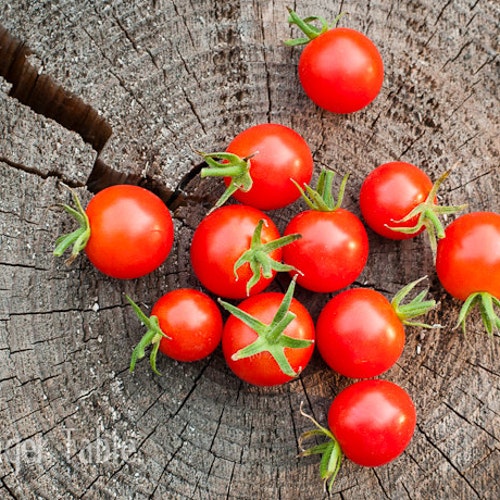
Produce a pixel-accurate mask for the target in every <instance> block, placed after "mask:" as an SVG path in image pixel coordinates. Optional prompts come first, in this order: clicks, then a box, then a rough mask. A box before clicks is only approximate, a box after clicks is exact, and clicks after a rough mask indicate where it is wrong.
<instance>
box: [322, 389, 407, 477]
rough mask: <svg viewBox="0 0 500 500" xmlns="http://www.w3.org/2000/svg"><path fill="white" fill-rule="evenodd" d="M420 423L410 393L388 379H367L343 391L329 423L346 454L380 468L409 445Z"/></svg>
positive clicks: (366, 464) (330, 414)
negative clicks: (417, 424) (417, 420)
mask: <svg viewBox="0 0 500 500" xmlns="http://www.w3.org/2000/svg"><path fill="white" fill-rule="evenodd" d="M415 425H416V411H415V406H414V404H413V401H412V400H411V398H410V396H409V395H408V393H407V392H406V391H405V390H404V389H403V388H401V387H400V386H398V385H396V384H394V383H393V382H389V381H387V380H363V381H361V382H356V383H355V384H352V385H351V386H349V387H347V388H346V389H344V390H343V391H341V392H340V393H339V394H338V395H337V397H336V398H335V399H334V400H333V403H332V405H331V406H330V409H329V411H328V426H329V428H330V430H331V432H332V434H333V435H334V436H335V439H336V440H337V441H338V443H339V445H340V448H341V450H342V452H343V453H344V455H345V456H346V457H347V458H349V459H350V460H351V461H353V462H354V463H356V464H358V465H363V466H367V467H376V466H379V465H384V464H386V463H388V462H390V461H392V460H394V459H395V458H397V457H398V456H399V455H401V453H403V451H404V450H405V449H406V448H407V446H408V444H409V443H410V441H411V438H412V437H413V433H414V431H415Z"/></svg>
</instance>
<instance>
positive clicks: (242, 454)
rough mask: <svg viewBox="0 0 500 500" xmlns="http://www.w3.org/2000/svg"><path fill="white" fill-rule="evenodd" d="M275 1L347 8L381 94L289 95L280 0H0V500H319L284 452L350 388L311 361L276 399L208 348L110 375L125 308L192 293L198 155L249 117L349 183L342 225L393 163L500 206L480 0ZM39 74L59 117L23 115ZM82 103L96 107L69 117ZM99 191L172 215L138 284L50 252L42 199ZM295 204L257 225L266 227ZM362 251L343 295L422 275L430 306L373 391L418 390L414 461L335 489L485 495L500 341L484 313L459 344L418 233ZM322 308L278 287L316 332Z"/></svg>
mask: <svg viewBox="0 0 500 500" xmlns="http://www.w3.org/2000/svg"><path fill="white" fill-rule="evenodd" d="M292 4H293V5H290V6H291V7H293V8H294V9H295V10H296V11H297V12H298V13H299V14H301V15H303V16H307V15H313V14H316V15H322V16H324V17H326V18H327V19H329V20H333V19H334V18H335V17H336V16H337V14H338V13H339V12H340V11H345V12H347V15H345V16H344V17H343V18H342V20H341V25H343V26H349V27H352V28H355V29H358V30H360V31H362V32H364V33H365V34H367V35H368V36H369V37H370V38H371V39H372V40H373V41H374V42H375V44H376V45H377V46H378V47H379V49H380V52H381V54H382V57H383V60H384V64H385V80H384V85H383V88H382V91H381V93H380V95H379V96H378V97H377V99H376V100H375V101H374V102H373V103H372V104H371V105H370V106H368V107H367V108H366V109H364V110H362V111H360V112H358V113H355V114H352V115H334V114H331V113H328V112H325V111H322V110H321V109H319V108H317V107H316V106H315V105H314V104H313V103H312V102H311V101H310V100H309V99H308V98H307V97H306V96H305V94H304V92H303V91H302V89H301V86H300V83H299V81H298V77H297V71H296V70H297V62H298V58H299V55H300V52H301V49H300V48H289V47H286V46H284V44H283V43H282V42H283V40H284V39H287V38H290V37H291V36H293V35H297V30H296V29H294V28H291V27H290V26H289V25H288V23H287V17H288V14H287V10H286V6H287V3H286V2H285V1H282V0H274V1H270V2H269V1H263V0H249V1H238V0H215V1H214V0H211V1H209V0H200V1H183V0H134V1H124V0H122V1H102V2H101V1H91V0H81V1H77V2H75V1H72V0H59V1H57V2H51V1H45V0H40V1H23V0H13V1H6V2H2V3H1V4H0V25H2V26H3V28H4V30H5V31H4V32H3V33H4V37H3V38H2V37H0V40H3V42H0V54H2V57H3V58H4V59H3V60H0V67H2V65H3V66H5V61H6V60H7V59H6V57H7V56H6V51H7V49H6V42H5V40H7V39H10V41H11V43H13V44H14V45H13V46H12V47H16V48H17V49H18V50H17V52H16V53H15V54H11V55H10V56H9V57H12V60H13V61H14V60H16V64H19V65H21V66H19V67H20V68H21V67H22V68H24V69H23V71H25V73H23V75H25V76H26V75H28V73H27V72H28V70H29V68H34V70H35V72H37V73H38V75H39V78H38V79H37V78H34V79H32V80H30V81H31V85H32V86H31V87H30V88H28V87H27V86H26V85H27V84H26V82H24V83H19V80H20V78H21V77H22V75H21V74H20V73H16V72H15V71H13V70H12V71H11V73H10V74H9V75H7V71H6V70H5V72H4V73H3V78H0V172H1V178H2V183H1V186H0V200H1V201H0V204H1V205H0V445H1V446H0V450H1V451H0V498H2V499H4V498H5V499H8V498H16V499H25V498H26V499H31V498H46V499H56V498H57V499H63V498H68V499H69V498H88V499H101V498H120V499H122V498H123V499H129V498H130V499H132V498H134V499H142V498H158V499H160V498H161V499H186V498H189V499H191V498H192V499H218V498H230V499H233V498H234V499H236V498H241V499H266V500H268V499H278V498H280V499H290V500H296V499H318V498H324V497H326V494H325V493H324V491H323V484H322V481H321V479H320V477H319V472H318V465H319V464H318V458H317V457H308V458H297V455H298V453H299V448H298V437H299V435H300V434H301V433H302V432H304V431H305V430H307V429H309V428H310V423H309V422H308V421H307V420H306V419H305V418H304V417H303V416H302V415H301V414H300V411H299V408H300V404H301V402H304V409H305V410H306V411H307V412H308V413H310V414H312V415H314V417H315V418H316V420H318V421H319V422H321V423H323V424H326V413H327V411H328V408H329V405H330V403H331V401H332V399H333V398H334V396H335V395H336V394H338V392H339V391H340V390H341V389H342V388H344V387H346V386H348V385H349V384H350V383H352V381H351V380H348V379H346V378H344V377H340V376H338V375H336V374H334V373H333V372H332V371H331V370H329V369H328V368H327V367H326V365H325V364H324V362H323V361H322V360H321V359H320V357H319V355H317V354H315V355H314V357H313V359H312V362H311V364H310V365H309V366H308V367H307V368H306V370H305V371H304V372H303V373H302V374H301V375H300V377H299V378H298V379H296V380H294V381H292V382H290V383H288V384H286V385H284V386H280V387H272V388H258V387H253V386H250V385H247V384H245V383H243V382H241V381H239V380H238V379H237V378H236V377H235V376H234V375H233V374H232V373H231V372H230V371H229V370H228V368H227V367H226V365H225V363H224V358H223V356H222V352H221V350H220V348H219V349H218V350H217V351H216V352H215V353H214V354H213V355H212V356H210V357H209V358H207V359H206V360H204V361H200V362H196V363H184V364H182V363H177V362H174V361H172V360H169V359H167V358H165V357H161V358H159V361H158V368H159V369H160V371H161V372H162V373H163V376H162V377H158V376H156V375H153V374H152V373H151V370H150V369H149V366H148V364H147V362H143V363H139V364H138V366H137V367H136V371H135V373H133V374H131V373H129V371H128V363H129V358H130V354H131V350H132V348H133V346H134V345H135V344H136V343H137V341H138V339H139V338H140V336H141V334H142V329H141V325H140V324H139V322H138V320H137V318H136V317H135V316H134V313H133V311H132V309H131V308H130V306H129V304H128V303H127V301H126V299H125V294H128V295H130V296H131V297H133V298H134V300H136V301H138V302H139V303H140V304H141V305H142V306H143V307H145V308H146V307H150V306H152V305H153V304H154V302H155V301H156V300H157V299H158V298H159V297H160V296H161V295H162V294H163V293H165V292H167V291H168V290H172V289H174V288H179V287H186V286H190V287H197V288H199V287H200V284H199V283H198V281H197V280H196V278H195V276H194V275H193V273H192V270H191V265H190V262H189V247H190V241H191V237H192V234H193V231H194V229H195V227H196V226H197V224H198V223H199V222H200V221H201V219H202V218H203V217H204V215H206V213H207V211H208V210H209V209H210V207H211V206H212V205H213V203H214V202H215V200H216V199H217V197H218V196H219V195H220V194H221V193H222V191H223V188H222V182H221V181H218V180H215V179H205V180H201V179H200V177H199V175H198V172H199V165H200V157H199V156H198V155H197V153H196V152H195V151H196V150H204V151H217V150H219V151H220V150H223V149H224V148H225V147H226V146H227V144H228V142H229V141H230V140H231V139H232V138H233V137H234V136H235V135H236V134H237V133H238V132H240V131H242V130H243V129H245V128H246V127H248V126H250V125H254V124H257V123H262V122H277V123H282V124H284V125H287V126H290V127H292V128H294V129H295V130H296V131H297V132H299V133H300V134H301V135H302V136H303V137H304V139H305V140H306V141H307V142H308V144H309V145H310V147H311V150H312V153H313V157H314V160H315V165H316V167H315V168H316V175H317V173H318V172H319V169H320V168H321V167H322V166H326V167H329V168H331V169H333V170H334V171H335V172H337V173H338V176H337V180H338V182H340V179H341V177H342V176H343V175H344V174H345V173H347V172H350V173H351V176H350V179H349V184H348V188H347V193H346V197H345V199H344V207H345V208H348V209H350V210H352V211H354V212H355V213H357V214H359V206H358V193H359V188H360V186H361V183H362V181H363V179H364V177H365V176H366V174H368V172H370V171H371V170H372V169H373V168H375V167H376V166H377V165H378V164H381V163H384V162H387V161H391V160H403V161H408V162H411V163H414V164H416V165H419V166H420V167H422V168H423V169H424V170H425V171H426V172H427V173H428V174H429V176H430V177H431V178H432V179H434V180H435V179H437V178H438V177H439V176H440V175H441V174H442V173H443V172H444V171H446V170H447V169H449V168H450V167H451V166H452V165H454V164H455V163H457V162H458V164H457V166H456V167H455V168H454V170H453V171H452V173H451V175H450V177H449V178H448V179H447V181H446V183H445V184H444V185H443V187H442V190H441V191H440V197H439V199H440V201H441V202H442V203H446V204H452V205H458V204H462V203H467V204H468V208H467V211H477V210H490V211H495V212H499V211H500V198H499V194H498V193H499V191H500V168H499V164H498V156H499V149H500V148H499V146H500V141H499V123H498V116H499V99H498V97H499V94H498V80H499V71H498V33H499V30H498V27H499V19H500V9H499V6H498V3H497V2H495V1H493V0H490V1H486V0H455V1H446V2H444V1H443V2H436V1H433V0H410V1H399V0H374V1H370V2H365V1H356V0H352V1H349V2H347V1H341V2H331V1H326V0H313V1H310V2H292ZM9 37H11V38H9ZM2 43H3V46H2V45H1V44H2ZM16 57H17V59H16ZM4 69H5V68H4ZM32 75H34V73H33V74H32ZM45 75H46V78H43V79H42V76H45ZM16 82H17V83H16ZM37 82H38V84H39V85H42V83H43V85H46V86H48V87H50V85H54V86H55V87H54V88H58V89H59V90H60V91H61V92H62V94H58V95H60V96H64V97H65V98H66V99H67V100H66V101H64V102H63V104H61V101H57V102H58V103H59V104H57V103H56V102H55V101H56V98H55V97H54V98H53V101H52V102H53V103H54V104H53V106H56V104H57V105H59V106H62V108H61V109H60V110H59V111H60V112H61V113H63V115H64V116H63V117H61V116H62V115H61V114H60V113H59V112H58V113H56V111H58V110H57V109H55V108H54V107H50V106H45V104H46V103H45V102H43V99H42V104H43V105H44V107H42V108H37V105H36V102H38V101H36V100H35V99H34V92H35V91H40V92H42V94H41V95H42V97H43V95H45V94H43V92H45V91H44V90H43V89H42V90H40V86H38V87H37ZM16 85H17V86H16ZM19 85H21V87H20V86H19ZM22 85H24V87H23V86H22ZM48 87H47V88H48ZM30 96H31V97H32V99H31V100H30ZM75 99H76V100H77V101H75ZM35 101H36V102H35ZM75 102H78V103H81V106H80V107H78V106H75V107H70V104H71V105H73V104H75ZM38 105H40V103H38ZM82 106H83V107H82ZM85 106H87V107H85ZM82 109H83V110H86V111H85V113H86V115H85V116H88V113H89V112H90V111H92V113H96V114H95V115H92V116H93V119H92V120H90V119H89V121H88V123H87V122H86V123H85V124H83V125H82V123H81V121H80V120H83V118H81V117H79V118H78V119H76V123H74V124H72V123H71V120H69V119H70V118H71V116H73V115H77V114H78V113H79V112H81V110H82ZM79 110H80V111H79ZM68 120H69V121H68ZM100 127H104V128H100ZM105 127H109V131H112V134H111V136H110V137H109V139H108V140H107V142H106V141H105V140H101V139H102V138H103V137H104V138H105V137H107V135H106V131H107V130H108V129H106V128H105ZM99 138H100V139H99ZM104 142H106V143H105V145H104V146H103V144H104ZM89 179H90V180H89ZM117 181H126V182H137V183H140V184H143V185H146V186H147V187H150V188H151V189H153V190H155V192H158V193H159V194H160V195H161V196H162V198H163V199H164V200H165V201H166V202H167V203H169V206H170V208H171V210H172V213H173V217H174V222H175V230H176V241H175V245H174V248H173V250H172V253H171V254H170V256H169V258H168V260H167V261H166V262H165V263H164V264H163V265H162V266H161V268H159V269H158V270H156V271H155V272H154V273H152V274H150V275H148V276H146V277H145V278H141V279H137V280H131V281H119V280H113V279H110V278H107V277H106V276H104V275H102V274H100V273H99V272H98V271H96V270H95V269H94V268H93V267H92V265H91V264H90V263H89V262H88V261H87V260H86V258H85V256H80V257H79V258H78V259H77V260H76V261H75V262H74V263H73V265H72V266H71V267H69V268H68V267H66V266H65V264H64V261H63V259H56V258H54V257H53V255H52V251H53V248H54V241H55V239H56V237H57V236H58V235H60V234H61V233H63V232H65V231H68V230H71V229H72V228H73V223H72V221H71V220H69V217H68V215H67V214H66V213H65V212H63V211H62V210H61V208H60V204H62V203H65V202H68V201H70V198H71V195H70V193H69V191H68V190H67V189H65V187H64V185H68V186H71V187H74V188H75V189H77V191H78V193H79V195H80V196H81V198H82V200H83V201H84V202H85V203H86V202H88V200H89V199H90V198H91V196H92V192H91V191H92V190H94V191H95V190H97V189H99V188H100V187H103V186H104V185H107V184H110V183H113V182H117ZM91 188H92V189H91ZM172 193H173V194H174V195H172ZM303 207H304V205H303V203H302V202H300V201H298V202H297V203H295V204H293V205H292V206H290V207H288V208H286V209H282V210H277V211H274V212H270V215H271V217H272V218H273V219H274V220H275V221H276V223H277V225H278V226H279V227H280V229H284V227H285V225H286V223H287V221H288V220H290V218H291V217H292V216H293V215H294V214H295V213H296V212H297V211H298V210H300V209H301V208H303ZM369 238H370V256H369V260H368V264H367V266H366V268H365V270H364V271H363V274H362V275H361V276H360V277H359V279H358V280H357V282H356V283H354V285H353V286H356V285H362V286H371V287H373V288H375V289H377V290H379V291H381V292H383V293H384V294H385V295H386V296H387V297H390V296H392V295H393V294H394V293H395V292H396V291H397V290H399V289H400V288H401V287H402V286H403V285H404V284H406V283H408V282H410V281H412V280H414V279H417V278H419V277H421V276H423V275H428V281H427V283H424V284H422V286H424V285H425V286H428V287H429V294H430V295H432V296H433V297H434V299H435V300H436V301H438V307H437V308H436V310H435V311H433V312H431V313H430V314H429V315H428V317H427V318H426V320H427V322H430V323H436V324H437V323H439V324H440V325H441V328H436V329H433V330H423V329H419V328H409V329H408V330H407V342H406V346H405V350H404V353H403V355H402V357H401V358H400V360H399V361H398V363H397V364H396V366H395V367H393V368H392V369H391V370H390V371H388V372H387V373H385V374H384V375H383V376H382V378H385V379H388V380H392V381H394V382H396V383H398V384H400V385H401V386H403V387H404V388H405V389H407V391H408V392H409V393H410V394H411V396H412V398H413V399H414V402H415V405H416V408H417V413H418V421H417V428H416V431H415V435H414V437H413V440H412V442H411V444H410V446H409V447H408V449H407V450H406V451H405V453H404V454H403V455H402V456H401V457H399V458H398V459H397V460H396V461H394V462H392V463H391V464H389V465H386V466H383V467H380V468H374V469H370V468H362V467H359V466H356V465H354V464H352V463H350V462H349V461H348V460H346V461H345V462H344V463H343V465H342V469H341V471H340V473H339V475H338V478H337V480H336V482H335V484H334V486H333V489H332V497H333V498H342V499H360V498H370V499H374V498H377V499H378V498H391V499H396V498H397V499H403V498H415V499H420V498H436V499H467V500H468V499H473V498H481V499H498V498H500V338H499V334H498V332H497V333H496V334H495V335H494V336H493V337H488V335H487V334H486V332H485V330H484V327H482V325H481V321H480V317H479V315H478V314H474V315H472V317H471V318H470V320H469V323H468V334H467V336H464V335H463V334H462V333H461V331H460V330H459V329H458V330H457V329H454V326H455V324H456V320H457V315H458V311H459V309H460V303H458V302H457V301H456V300H454V299H453V298H451V297H450V296H449V295H448V294H447V293H446V292H445V291H444V290H443V289H442V288H441V286H440V284H439V282H438V280H437V278H436V275H435V272H434V268H433V258H432V253H431V251H430V249H429V246H428V243H427V240H426V238H425V237H424V236H419V237H417V238H415V239H412V240H408V241H404V242H397V241H388V240H383V239H382V238H380V237H378V236H376V235H375V234H374V233H372V232H369ZM480 244H481V242H478V245H480ZM286 283H287V277H286V276H282V277H280V278H279V279H278V281H277V282H276V283H275V284H273V285H272V286H273V289H277V290H282V289H284V287H285V286H286ZM331 296H332V295H326V294H313V293H310V292H307V291H306V290H303V289H297V292H296V297H297V298H298V299H299V300H300V301H302V302H303V303H304V304H306V305H307V306H308V307H309V309H310V311H311V314H312V316H313V318H314V319H316V318H317V316H318V314H319V311H320V310H321V308H322V306H323V305H324V304H325V303H326V302H327V301H328V299H329V298H331Z"/></svg>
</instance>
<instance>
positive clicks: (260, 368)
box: [222, 292, 315, 386]
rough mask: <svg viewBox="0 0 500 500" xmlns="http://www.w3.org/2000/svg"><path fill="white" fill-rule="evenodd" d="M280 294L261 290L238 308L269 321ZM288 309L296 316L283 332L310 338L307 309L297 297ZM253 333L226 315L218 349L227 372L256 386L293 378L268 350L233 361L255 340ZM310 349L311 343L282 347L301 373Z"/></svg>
mask: <svg viewBox="0 0 500 500" xmlns="http://www.w3.org/2000/svg"><path fill="white" fill-rule="evenodd" d="M282 300H283V294H282V293H278V292H265V293H261V294H258V295H254V296H252V297H250V298H248V299H246V300H244V301H243V302H242V303H241V304H239V305H238V308H239V309H242V310H243V311H245V312H247V313H249V314H251V315H252V316H254V317H255V318H257V319H258V320H260V321H261V322H263V323H265V324H270V323H271V322H272V320H273V318H274V315H275V314H276V311H277V310H278V308H279V306H280V303H281V301H282ZM290 311H291V312H292V313H294V314H296V316H297V317H296V318H295V319H294V320H293V321H292V322H291V323H290V324H289V325H288V326H287V327H286V328H285V330H284V332H283V333H284V335H288V336H290V337H293V338H297V339H304V340H314V337H315V331H314V322H313V320H312V318H311V316H310V314H309V312H308V311H307V309H306V308H305V307H304V306H303V305H302V304H301V303H300V302H299V301H298V300H297V299H295V298H294V299H292V302H291V305H290ZM257 337H258V335H257V333H256V332H255V331H254V330H252V329H251V328H250V327H248V326H247V325H245V324H244V323H243V322H242V321H241V320H239V319H237V318H235V317H234V316H230V317H229V318H228V319H227V321H226V324H225V325H224V329H223V332H222V351H223V353H224V358H225V359H226V363H227V365H228V367H229V368H230V369H231V371H232V372H233V373H234V374H235V375H236V376H238V377H239V378H240V379H242V380H243V381H245V382H247V383H249V384H253V385H258V386H273V385H280V384H284V383H286V382H289V381H290V380H292V379H293V377H290V376H289V375H286V374H284V373H283V372H282V371H281V369H280V368H279V366H278V364H277V362H276V361H275V360H274V359H273V357H272V356H271V354H270V353H269V352H262V353H259V354H256V355H253V356H250V357H248V358H244V359H239V360H237V361H234V360H233V359H231V356H232V355H233V354H235V353H236V352H238V351H239V350H240V349H242V348H244V347H246V346H247V345H249V344H251V343H252V342H254V341H255V340H256V339H257ZM313 351H314V344H313V343H312V344H310V345H309V346H308V347H305V348H300V349H288V348H286V349H285V355H286V357H287V358H288V361H289V363H290V365H291V367H292V369H293V370H294V371H295V372H301V371H302V370H303V369H304V368H305V367H306V366H307V364H308V363H309V360H310V359H311V356H312V354H313Z"/></svg>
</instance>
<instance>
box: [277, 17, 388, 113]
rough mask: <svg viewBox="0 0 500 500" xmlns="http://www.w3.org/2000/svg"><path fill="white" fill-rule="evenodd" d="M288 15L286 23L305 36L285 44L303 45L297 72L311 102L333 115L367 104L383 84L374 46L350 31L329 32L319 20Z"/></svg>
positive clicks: (338, 29) (358, 108) (325, 25)
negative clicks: (318, 24) (319, 24)
mask: <svg viewBox="0 0 500 500" xmlns="http://www.w3.org/2000/svg"><path fill="white" fill-rule="evenodd" d="M289 13H290V18H289V22H290V23H291V24H296V25H297V26H298V27H299V28H300V29H301V30H302V31H303V32H304V33H305V34H306V37H304V38H300V39H296V40H289V41H287V42H286V43H287V44H288V45H302V44H307V45H306V47H305V48H304V50H303V52H302V54H301V56H300V59H299V68H298V71H299V78H300V82H301V84H302V87H303V88H304V91H305V93H306V94H307V95H308V96H309V97H310V98H311V100H312V101H313V102H314V103H316V104H317V105H318V106H320V107H321V108H324V109H326V110H328V111H332V112H334V113H353V112H354V111H358V110H360V109H362V108H364V107H365V106H367V105H368V104H370V103H371V102H372V101H373V100H374V99H375V97H377V95H378V94H379V92H380V89H381V87H382V83H383V81H384V63H383V61H382V57H381V56H380V52H379V51H378V49H377V47H376V46H375V44H374V43H373V42H372V41H371V40H370V39H369V38H368V37H367V36H366V35H364V34H363V33H360V32H359V31H356V30H353V29H350V28H333V29H329V26H328V23H327V22H326V21H325V20H324V19H323V18H320V17H317V16H311V17H308V18H305V19H301V18H300V17H299V16H298V15H297V14H296V13H295V12H294V11H292V10H291V9H289ZM339 18H340V16H339V17H338V18H337V20H336V22H337V21H338V19H339ZM313 21H321V24H322V26H321V29H320V28H317V27H316V26H314V24H313ZM336 22H335V23H334V24H336Z"/></svg>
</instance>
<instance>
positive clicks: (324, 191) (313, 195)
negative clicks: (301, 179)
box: [292, 169, 349, 212]
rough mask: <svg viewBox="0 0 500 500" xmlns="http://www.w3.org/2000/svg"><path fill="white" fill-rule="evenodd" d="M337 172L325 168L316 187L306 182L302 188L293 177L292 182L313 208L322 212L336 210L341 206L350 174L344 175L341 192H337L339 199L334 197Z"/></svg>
mask: <svg viewBox="0 0 500 500" xmlns="http://www.w3.org/2000/svg"><path fill="white" fill-rule="evenodd" d="M334 177H335V172H333V171H332V170H326V169H323V170H322V171H321V173H320V174H319V177H318V183H317V184H316V189H314V188H312V187H311V186H309V185H308V184H304V189H302V187H301V186H299V184H297V182H295V181H294V180H293V179H292V182H293V183H294V184H295V185H296V186H297V189H298V190H299V191H300V194H301V195H302V198H303V200H304V201H305V202H306V203H307V206H308V207H309V208H310V209H311V210H318V211H320V212H334V211H335V210H337V208H340V206H341V205H342V201H343V199H344V193H345V188H346V185H347V180H348V178H349V174H346V175H344V177H343V178H342V182H341V184H340V188H339V192H338V194H337V201H335V198H334V197H333V179H334Z"/></svg>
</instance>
